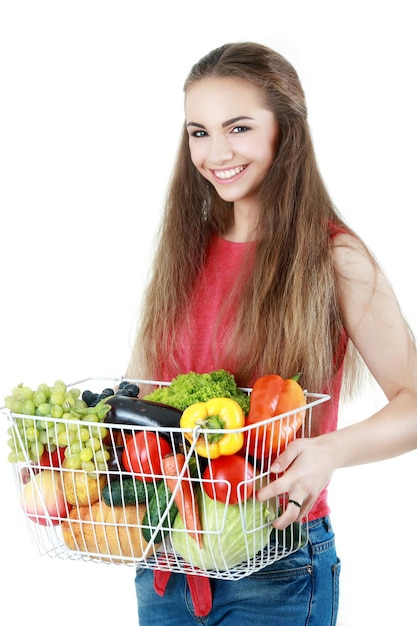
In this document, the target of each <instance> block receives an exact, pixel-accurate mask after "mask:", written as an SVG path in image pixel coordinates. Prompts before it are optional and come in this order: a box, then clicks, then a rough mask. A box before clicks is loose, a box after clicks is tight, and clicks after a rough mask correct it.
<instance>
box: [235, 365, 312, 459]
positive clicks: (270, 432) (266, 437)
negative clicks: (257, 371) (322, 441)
mask: <svg viewBox="0 0 417 626" xmlns="http://www.w3.org/2000/svg"><path fill="white" fill-rule="evenodd" d="M298 378H299V375H297V376H294V378H286V379H284V378H282V377H281V376H279V375H278V374H270V375H267V376H262V377H261V378H258V380H257V381H256V382H255V384H254V386H253V388H252V392H251V396H250V405H249V413H248V416H247V418H246V423H245V425H246V426H248V425H252V424H255V425H256V426H257V428H250V429H248V430H247V431H246V445H247V450H248V452H249V454H250V455H251V456H253V457H257V458H265V457H267V456H269V455H272V456H274V457H275V456H277V455H278V454H280V453H281V452H282V451H283V450H284V448H285V447H286V446H287V445H288V443H289V442H290V441H292V440H293V439H295V436H296V433H297V431H298V429H299V428H300V427H301V425H302V423H303V420H304V416H305V408H304V407H305V405H306V398H305V394H304V391H303V389H302V387H301V386H300V385H299V383H298ZM297 409H300V410H298V411H297ZM287 412H292V413H291V414H290V415H287V416H285V417H282V418H280V417H279V416H280V415H283V414H284V413H287ZM273 417H277V419H274V420H271V421H269V422H267V423H266V424H264V425H262V424H263V422H265V420H269V419H270V418H273Z"/></svg>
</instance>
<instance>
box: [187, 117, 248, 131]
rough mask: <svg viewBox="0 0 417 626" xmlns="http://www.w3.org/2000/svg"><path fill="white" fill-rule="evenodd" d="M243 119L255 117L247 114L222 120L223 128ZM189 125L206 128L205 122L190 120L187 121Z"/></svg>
mask: <svg viewBox="0 0 417 626" xmlns="http://www.w3.org/2000/svg"><path fill="white" fill-rule="evenodd" d="M241 120H253V117H249V116H247V115H239V116H238V117H232V118H231V119H230V120H226V121H225V122H222V128H226V126H229V125H230V124H236V122H240V121H241ZM188 126H197V128H203V129H204V128H205V126H204V125H203V124H198V123H197V122H188V123H187V127H188Z"/></svg>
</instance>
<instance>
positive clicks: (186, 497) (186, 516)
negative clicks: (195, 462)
mask: <svg viewBox="0 0 417 626" xmlns="http://www.w3.org/2000/svg"><path fill="white" fill-rule="evenodd" d="M184 463H185V456H184V454H182V453H180V452H177V453H176V454H168V455H167V456H166V457H164V458H163V459H162V471H163V472H164V475H165V479H166V484H167V487H168V489H169V490H170V491H171V492H172V493H173V492H174V490H175V489H176V487H177V481H178V476H179V475H180V473H181V471H182V469H183V467H184ZM175 504H176V505H177V507H178V512H179V514H180V515H181V517H182V520H183V522H184V526H185V528H186V529H187V530H188V532H189V534H190V535H191V537H192V538H193V539H194V540H195V541H196V542H197V544H198V545H199V547H200V548H201V547H202V546H203V538H202V535H201V533H199V532H196V531H199V530H200V531H201V529H202V527H201V520H200V513H199V510H198V506H197V501H196V499H195V494H194V490H193V487H192V484H191V481H190V474H189V472H188V471H186V472H185V474H184V477H183V478H181V484H180V488H179V489H178V491H177V493H176V495H175Z"/></svg>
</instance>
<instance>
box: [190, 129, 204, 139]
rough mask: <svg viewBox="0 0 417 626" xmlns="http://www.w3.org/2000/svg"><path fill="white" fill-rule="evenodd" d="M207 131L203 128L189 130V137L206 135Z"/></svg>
mask: <svg viewBox="0 0 417 626" xmlns="http://www.w3.org/2000/svg"><path fill="white" fill-rule="evenodd" d="M207 135H208V133H207V131H205V130H200V129H198V130H193V131H192V132H190V137H197V138H199V137H207Z"/></svg>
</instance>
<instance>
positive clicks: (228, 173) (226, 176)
mask: <svg viewBox="0 0 417 626" xmlns="http://www.w3.org/2000/svg"><path fill="white" fill-rule="evenodd" d="M246 167H247V165H239V166H238V167H231V168H229V169H227V170H213V174H214V175H215V177H216V178H218V179H220V180H230V179H231V178H234V177H235V176H237V175H238V174H240V173H241V172H243V170H244V169H246Z"/></svg>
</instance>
